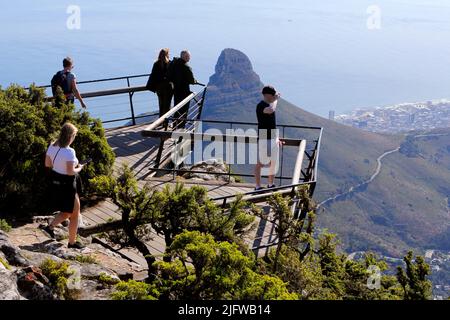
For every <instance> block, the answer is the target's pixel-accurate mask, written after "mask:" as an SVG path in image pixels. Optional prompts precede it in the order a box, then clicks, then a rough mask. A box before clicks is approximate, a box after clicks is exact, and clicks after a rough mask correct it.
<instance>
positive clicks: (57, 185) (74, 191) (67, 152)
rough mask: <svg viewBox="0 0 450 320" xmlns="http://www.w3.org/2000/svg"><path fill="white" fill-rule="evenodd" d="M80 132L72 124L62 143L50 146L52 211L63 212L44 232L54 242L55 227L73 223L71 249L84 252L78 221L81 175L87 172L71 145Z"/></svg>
mask: <svg viewBox="0 0 450 320" xmlns="http://www.w3.org/2000/svg"><path fill="white" fill-rule="evenodd" d="M77 132H78V129H77V128H76V127H75V126H74V125H73V124H71V123H66V124H64V125H63V127H62V128H61V132H60V134H59V138H58V140H56V141H55V142H54V143H52V144H50V146H49V147H48V150H47V154H46V157H45V166H46V167H48V168H51V169H52V174H51V192H52V203H51V205H52V208H54V209H55V211H60V213H59V214H58V215H56V217H55V219H54V220H53V221H52V223H51V224H50V225H48V226H46V227H45V228H44V231H45V232H47V233H48V234H49V235H50V236H51V237H52V238H55V234H54V231H53V229H54V227H55V226H57V225H58V224H60V223H61V222H63V221H64V220H67V219H70V224H69V245H68V247H69V248H76V249H82V248H83V245H82V244H81V243H80V242H78V241H76V238H77V232H78V218H79V215H80V198H79V195H78V194H79V193H80V192H81V190H80V189H81V187H80V184H79V183H78V181H79V180H78V173H79V172H80V171H81V170H82V169H83V165H80V164H79V162H78V159H77V156H76V154H75V150H74V149H72V148H71V147H70V145H71V144H72V143H73V141H74V140H75V137H76V135H77Z"/></svg>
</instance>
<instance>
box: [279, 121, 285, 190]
mask: <svg viewBox="0 0 450 320" xmlns="http://www.w3.org/2000/svg"><path fill="white" fill-rule="evenodd" d="M282 128H283V131H282V134H281V135H282V138H284V128H285V127H284V126H282ZM283 153H284V145H283V144H281V165H280V186H281V185H282V183H283Z"/></svg>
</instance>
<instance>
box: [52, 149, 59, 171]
mask: <svg viewBox="0 0 450 320" xmlns="http://www.w3.org/2000/svg"><path fill="white" fill-rule="evenodd" d="M60 151H61V147H59V150H58V152H56V155H55V157H54V158H53V167H54V166H55V160H56V157H57V156H58V153H59V152H60Z"/></svg>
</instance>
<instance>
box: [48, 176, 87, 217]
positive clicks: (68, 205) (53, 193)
mask: <svg viewBox="0 0 450 320" xmlns="http://www.w3.org/2000/svg"><path fill="white" fill-rule="evenodd" d="M82 189H83V187H82V183H81V179H80V177H79V175H75V176H69V175H64V174H60V173H57V172H55V171H52V173H51V177H50V190H49V192H50V197H49V198H50V204H49V207H50V209H51V210H52V211H61V212H69V213H71V212H73V209H74V202H75V196H76V195H77V194H81V193H82V191H83V190H82Z"/></svg>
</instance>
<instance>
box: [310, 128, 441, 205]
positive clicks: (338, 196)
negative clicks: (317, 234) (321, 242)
mask: <svg viewBox="0 0 450 320" xmlns="http://www.w3.org/2000/svg"><path fill="white" fill-rule="evenodd" d="M447 135H448V134H447V133H434V134H433V133H432V134H419V135H415V136H413V138H414V139H416V138H424V137H440V136H447ZM405 136H407V135H405ZM399 150H400V147H398V148H395V149H393V150H390V151H386V152H385V153H383V154H382V155H381V156H379V157H378V158H377V168H376V170H375V173H374V174H373V175H372V176H371V177H370V179H368V180H367V181H364V182H362V183H360V184H358V185H357V186H353V187H351V188H350V189H348V190H347V191H346V192H343V193H340V194H337V195H335V196H334V197H331V198H328V199H326V200H324V201H322V202H321V203H319V204H318V205H317V209H319V208H320V207H322V206H323V205H326V204H328V203H330V202H333V201H337V200H339V199H340V198H343V197H345V196H347V195H349V194H351V193H353V192H355V191H357V190H358V189H359V188H362V187H364V186H366V185H368V184H369V183H371V182H373V180H375V179H376V177H377V176H378V175H379V174H380V172H381V168H382V162H381V161H382V160H383V158H384V157H386V156H388V155H390V154H392V153H395V152H398V151H399ZM449 210H450V209H449ZM449 212H450V211H449Z"/></svg>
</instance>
